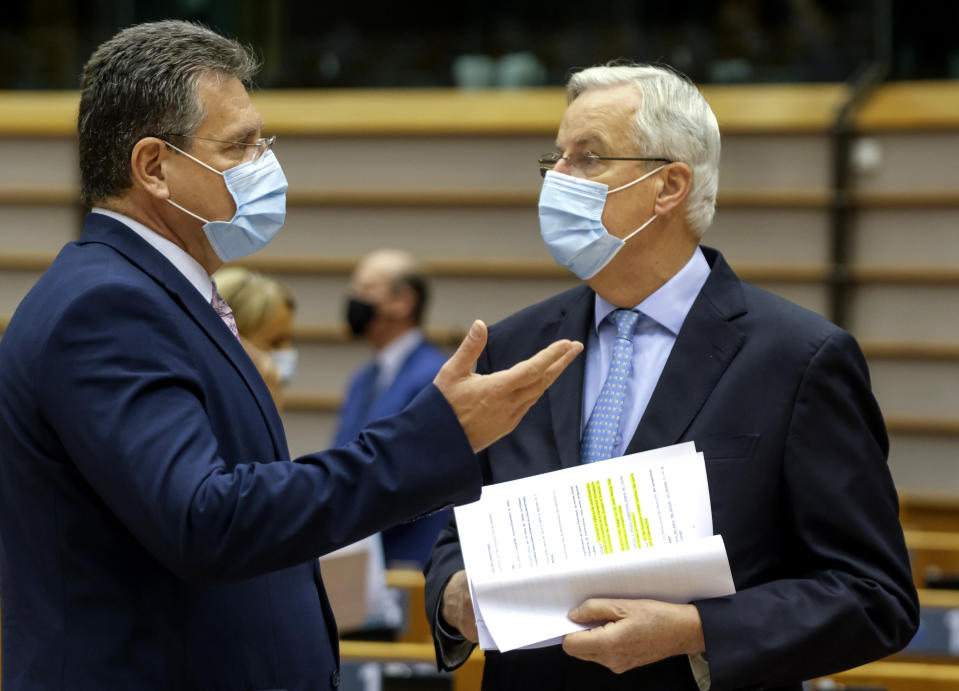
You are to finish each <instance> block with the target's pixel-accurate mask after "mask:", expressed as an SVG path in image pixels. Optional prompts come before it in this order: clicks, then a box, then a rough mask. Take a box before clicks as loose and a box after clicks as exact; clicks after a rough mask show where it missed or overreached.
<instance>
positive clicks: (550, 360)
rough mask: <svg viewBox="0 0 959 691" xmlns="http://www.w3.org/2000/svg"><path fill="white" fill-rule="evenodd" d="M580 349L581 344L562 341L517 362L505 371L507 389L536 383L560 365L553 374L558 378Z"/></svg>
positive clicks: (581, 347)
mask: <svg viewBox="0 0 959 691" xmlns="http://www.w3.org/2000/svg"><path fill="white" fill-rule="evenodd" d="M582 349H583V344H582V343H580V342H578V341H567V340H562V341H555V342H553V343H551V344H550V345H549V346H547V347H546V348H543V349H542V350H541V351H539V352H538V353H536V355H534V356H533V357H531V358H529V359H528V360H524V361H523V362H518V363H516V364H515V365H513V366H512V367H510V368H509V369H508V370H506V371H505V372H506V377H507V381H508V382H509V383H508V386H509V388H511V389H514V388H520V387H523V386H528V385H529V384H533V383H535V382H538V381H540V380H541V379H543V377H544V376H545V375H546V373H547V372H548V371H553V370H551V368H553V367H554V366H557V365H561V366H560V367H559V369H558V370H557V371H556V372H555V374H556V376H557V377H558V376H559V374H560V372H562V371H563V369H565V368H566V365H568V364H569V363H570V362H571V361H572V359H573V358H574V357H576V356H577V355H578V354H579V353H580V351H582ZM554 378H555V377H554ZM544 388H545V387H544Z"/></svg>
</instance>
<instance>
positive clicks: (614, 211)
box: [426, 65, 918, 691]
mask: <svg viewBox="0 0 959 691" xmlns="http://www.w3.org/2000/svg"><path fill="white" fill-rule="evenodd" d="M567 94H568V98H569V107H568V108H567V111H566V113H565V115H564V117H563V120H562V123H561V125H560V128H559V134H558V137H557V140H556V143H557V153H556V154H549V155H546V156H544V157H543V158H542V159H541V161H540V165H541V167H542V168H543V169H544V176H545V181H544V183H543V190H542V192H541V196H540V223H541V231H542V235H543V238H544V240H545V241H546V244H547V245H548V247H549V249H550V251H551V253H552V255H553V257H554V258H555V259H556V260H557V261H558V262H559V263H561V264H563V265H564V266H566V267H568V268H570V269H571V270H572V271H573V272H574V273H576V274H577V275H578V276H580V278H582V279H584V281H585V283H586V284H585V285H583V286H581V287H578V288H575V289H573V290H570V291H568V292H565V293H562V294H560V295H558V296H556V297H553V298H551V299H549V300H546V301H545V302H542V303H540V304H537V305H534V306H532V307H529V308H527V309H525V310H523V311H521V312H519V313H518V314H516V315H513V316H512V317H509V318H508V319H506V320H504V321H503V322H501V323H499V324H497V325H495V326H494V327H492V328H491V330H490V338H489V342H488V344H487V347H486V350H485V351H484V353H483V355H482V356H481V358H480V360H479V371H489V370H491V369H495V368H500V367H505V366H509V365H510V364H512V363H514V362H516V361H518V360H520V359H522V358H524V357H526V356H527V355H528V354H529V353H532V352H535V350H536V349H537V348H539V347H540V346H541V344H543V343H547V342H549V341H550V340H552V339H554V338H557V337H567V338H577V339H581V340H582V341H583V342H584V343H586V357H585V358H581V359H580V360H579V361H578V362H577V363H576V364H574V365H573V366H572V367H570V368H569V369H568V370H567V371H566V372H564V374H563V375H562V376H561V377H560V379H559V380H558V381H557V383H556V385H555V386H554V387H552V388H551V390H550V392H549V394H548V395H547V396H545V397H544V398H543V400H541V401H539V402H538V403H537V404H536V405H534V406H533V408H532V409H531V410H530V412H529V414H528V415H527V416H526V418H524V420H523V421H522V422H521V423H520V425H519V426H518V427H517V428H516V430H515V431H514V432H513V433H512V434H510V435H509V436H507V437H505V438H503V439H501V440H500V441H498V442H496V443H495V444H493V445H491V446H490V447H489V448H488V449H487V450H486V451H484V452H483V453H482V454H481V460H482V463H483V474H484V482H486V483H496V482H502V481H506V480H512V479H515V478H519V477H523V476H528V475H533V474H537V473H543V472H547V471H551V470H556V469H558V468H562V467H569V466H573V465H576V464H578V463H580V462H590V461H593V460H599V459H601V458H604V457H610V456H617V455H622V454H623V453H633V452H638V451H643V450H647V449H653V448H657V447H661V446H665V445H669V444H674V443H677V442H682V441H690V440H692V441H694V442H695V443H696V446H697V447H698V448H699V450H701V451H702V452H703V453H704V455H705V459H706V473H707V477H708V481H709V489H710V496H711V504H712V514H713V526H714V529H715V532H716V533H718V534H720V535H722V536H723V539H724V541H725V545H726V549H727V553H728V557H729V563H730V566H731V569H732V574H733V579H734V582H735V585H736V590H737V592H736V594H734V595H730V596H727V597H719V598H713V599H706V600H701V601H697V602H693V603H689V604H685V603H679V604H675V603H665V602H656V601H651V600H625V599H619V600H617V599H600V598H596V599H591V600H587V601H586V602H585V603H583V604H582V605H580V606H579V607H577V608H574V610H573V611H571V612H570V617H571V618H572V619H573V620H575V621H577V622H581V623H590V622H605V624H604V625H603V626H598V627H596V628H593V629H591V630H588V631H583V632H578V633H573V634H570V635H568V636H566V637H565V639H564V642H563V645H562V647H560V646H553V647H548V648H542V649H539V650H519V651H512V652H507V653H497V652H488V653H487V657H486V669H485V675H484V688H487V689H514V688H515V689H525V688H534V687H535V688H551V689H566V688H568V689H583V688H591V689H599V688H602V689H643V691H658V690H661V689H669V690H674V689H688V690H690V691H695V689H697V688H698V689H710V688H711V689H713V690H714V691H723V690H726V689H759V688H762V689H772V688H775V689H790V690H793V689H796V690H798V689H799V688H800V685H801V681H802V680H804V679H808V678H811V677H816V676H818V675H822V674H826V673H830V672H835V671H837V670H841V669H844V668H848V667H852V666H855V665H859V664H862V663H864V662H867V661H869V660H872V659H875V658H878V657H881V656H884V655H886V654H889V653H892V652H894V651H896V650H899V649H900V648H902V647H903V646H904V645H905V644H906V643H907V642H908V641H909V639H910V638H911V637H912V635H913V633H914V632H915V630H916V626H917V623H918V603H917V599H916V593H915V590H914V588H913V586H912V581H911V578H910V572H909V562H908V558H907V555H906V549H905V546H904V542H903V536H902V530H901V527H900V525H899V522H898V507H897V497H896V492H895V488H894V487H893V483H892V480H891V478H890V475H889V472H888V468H887V465H886V457H887V452H888V440H887V436H886V432H885V428H884V425H883V420H882V416H881V414H880V411H879V408H878V406H877V404H876V401H875V400H874V398H873V396H872V394H871V392H870V387H869V378H868V372H867V368H866V363H865V361H864V359H863V356H862V354H861V352H860V350H859V348H858V346H857V344H856V342H855V341H854V339H853V338H852V337H851V336H850V335H849V334H848V333H846V332H844V331H842V330H841V329H839V328H838V327H836V326H835V325H833V324H831V323H829V322H828V321H826V320H825V319H823V318H822V317H820V316H818V315H816V314H814V313H812V312H809V311H807V310H804V309H802V308H800V307H798V306H796V305H793V304H791V303H789V302H787V301H786V300H783V299H781V298H778V297H776V296H774V295H771V294H769V293H766V292H764V291H762V290H759V289H757V288H755V287H753V286H750V285H748V284H745V283H742V282H741V281H740V280H739V279H738V278H737V277H736V275H735V274H734V273H733V271H732V270H731V269H730V268H729V266H727V264H726V262H725V261H724V260H723V258H722V256H721V255H720V254H719V253H718V252H716V251H715V250H711V249H708V248H705V247H701V246H700V245H699V240H700V238H701V236H702V234H703V233H704V232H705V230H706V228H707V227H708V226H709V224H710V223H711V221H712V216H713V209H714V205H715V198H716V188H717V182H718V166H719V148H720V142H719V129H718V126H717V124H716V119H715V117H714V116H713V114H712V111H711V110H710V108H709V106H708V105H707V104H706V102H705V100H704V99H703V98H702V96H701V94H700V93H699V91H698V90H697V89H696V88H695V87H694V86H693V85H692V84H690V83H689V82H687V81H686V80H685V79H683V78H681V77H680V76H677V75H675V74H674V73H672V72H670V71H668V70H666V69H663V68H658V67H646V66H625V65H622V66H602V67H596V68H590V69H587V70H584V71H582V72H580V73H577V74H575V75H574V76H573V77H572V79H571V80H570V82H569V84H568V85H567ZM614 371H618V372H619V373H620V376H619V377H618V382H619V384H620V385H623V382H625V384H624V385H623V386H624V388H620V389H619V391H620V393H619V394H617V393H616V391H617V389H616V386H617V377H615V376H612V375H611V376H609V377H607V373H614ZM594 409H595V410H594ZM595 411H601V412H600V414H599V415H598V414H596V412H595ZM603 415H605V416H606V420H607V422H608V421H609V420H612V422H610V423H609V426H608V427H606V428H604V427H603V426H602V425H601V424H598V423H597V422H596V421H597V419H598V418H600V417H602V416H603ZM462 569H463V561H462V555H461V553H460V549H459V545H458V542H457V532H456V526H455V524H453V525H451V526H450V527H449V528H448V529H447V530H446V531H444V533H443V534H441V535H440V539H439V542H438V544H437V547H436V548H435V549H434V552H433V555H432V557H431V561H430V563H429V564H428V566H427V569H426V572H427V614H428V616H429V617H430V618H431V621H432V625H433V632H434V638H435V642H436V648H437V656H438V658H439V661H440V663H441V664H442V665H443V666H444V667H447V668H451V667H455V666H456V665H457V664H459V663H460V661H461V660H463V659H465V656H467V655H468V654H469V651H470V650H471V648H472V645H473V643H472V642H473V641H475V640H476V626H475V620H474V617H473V610H472V603H471V601H470V597H469V592H468V590H467V588H466V578H465V573H464V572H463V570H462ZM595 663H599V664H595ZM601 665H602V666H601Z"/></svg>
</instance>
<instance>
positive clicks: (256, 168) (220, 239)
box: [167, 142, 286, 262]
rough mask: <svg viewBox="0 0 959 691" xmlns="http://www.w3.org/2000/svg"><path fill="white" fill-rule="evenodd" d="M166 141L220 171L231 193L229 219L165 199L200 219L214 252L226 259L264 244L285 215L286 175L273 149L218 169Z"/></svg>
mask: <svg viewBox="0 0 959 691" xmlns="http://www.w3.org/2000/svg"><path fill="white" fill-rule="evenodd" d="M167 144H168V145H169V146H171V147H173V148H174V149H176V150H177V151H179V152H180V153H181V154H183V155H184V156H187V157H188V158H190V159H192V160H194V161H196V162H197V163H199V164H200V165H201V166H203V167H204V168H208V169H209V170H212V171H213V172H214V173H216V174H217V175H222V176H223V181H224V182H225V183H226V189H227V190H228V191H229V192H230V194H231V195H233V201H234V202H236V213H235V214H233V218H232V219H230V220H229V221H208V220H206V219H205V218H203V217H202V216H199V215H197V214H195V213H193V212H192V211H190V210H188V209H184V208H183V207H182V206H180V205H179V204H177V203H176V202H175V201H173V200H172V199H167V201H168V202H170V203H171V204H173V206H175V207H176V208H178V209H180V211H183V212H184V213H187V214H190V215H191V216H193V218H195V219H197V220H200V221H203V232H204V233H206V237H207V240H209V241H210V246H211V247H213V251H214V252H216V254H217V256H218V257H219V258H220V259H222V260H223V261H224V262H230V261H233V260H234V259H239V258H240V257H245V256H247V255H248V254H253V253H254V252H256V251H258V250H261V249H263V248H264V247H266V245H267V243H269V242H270V240H272V239H273V238H274V237H275V236H276V234H277V232H279V230H280V227H281V226H282V225H283V221H284V219H285V218H286V176H285V175H284V174H283V169H282V168H281V167H280V162H279V161H277V160H276V156H274V155H273V152H272V151H267V152H266V153H264V154H263V155H262V156H260V157H259V158H258V159H256V160H255V161H247V162H246V163H241V164H240V165H238V166H234V167H233V168H229V169H227V170H225V171H222V172H221V171H219V170H217V169H216V168H213V167H212V166H208V165H207V164H206V163H204V162H203V161H201V160H200V159H198V158H195V157H193V156H190V154H188V153H187V152H186V151H184V150H183V149H180V148H178V147H176V146H173V144H169V142H167Z"/></svg>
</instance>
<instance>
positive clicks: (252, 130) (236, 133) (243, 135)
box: [223, 122, 265, 142]
mask: <svg viewBox="0 0 959 691" xmlns="http://www.w3.org/2000/svg"><path fill="white" fill-rule="evenodd" d="M264 127H265V126H264V124H263V123H262V122H260V124H259V126H258V127H247V128H245V129H242V130H233V131H232V132H230V133H229V134H226V135H224V137H223V138H224V139H226V140H228V141H231V142H242V141H245V140H247V139H249V138H250V137H252V136H253V135H255V134H257V133H258V132H262V131H263V129H264Z"/></svg>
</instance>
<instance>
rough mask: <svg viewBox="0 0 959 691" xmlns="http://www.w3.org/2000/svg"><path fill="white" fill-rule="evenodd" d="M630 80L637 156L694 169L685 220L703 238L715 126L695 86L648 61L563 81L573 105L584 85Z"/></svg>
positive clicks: (711, 196)
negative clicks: (636, 101)
mask: <svg viewBox="0 0 959 691" xmlns="http://www.w3.org/2000/svg"><path fill="white" fill-rule="evenodd" d="M623 84H631V85H633V86H635V87H636V88H637V89H638V90H639V92H640V94H641V96H642V101H641V103H640V106H639V109H638V110H637V111H636V119H635V122H634V138H635V142H636V144H637V146H638V147H639V152H640V155H641V156H650V157H657V158H659V157H662V158H668V159H669V160H671V161H681V162H683V163H685V164H686V165H688V166H689V167H690V168H691V169H692V171H693V181H692V188H691V189H690V192H689V198H688V200H687V202H686V221H687V223H688V224H689V227H690V229H691V230H692V231H693V232H694V233H695V234H696V236H697V237H700V238H701V237H702V236H703V234H704V233H705V232H706V230H707V228H709V226H710V224H711V223H712V221H713V214H714V212H715V210H716V190H717V188H718V187H719V153H720V141H719V125H718V124H717V122H716V116H715V115H713V111H712V110H711V109H710V107H709V104H708V103H706V99H705V98H703V95H702V94H701V93H700V91H699V89H697V88H696V86H695V85H694V84H693V83H692V82H690V81H689V80H688V79H686V78H685V77H683V76H682V75H680V74H678V73H676V72H674V71H672V70H670V69H667V68H664V67H657V66H653V65H623V64H608V65H598V66H596V67H590V68H587V69H585V70H582V71H581V72H577V73H576V74H574V75H573V76H572V77H570V80H569V82H568V83H567V84H566V98H567V100H568V102H570V103H572V102H573V101H574V100H575V99H576V98H577V97H578V96H579V95H580V94H582V93H583V92H584V91H586V90H587V89H596V88H604V87H611V86H619V85H623Z"/></svg>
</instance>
